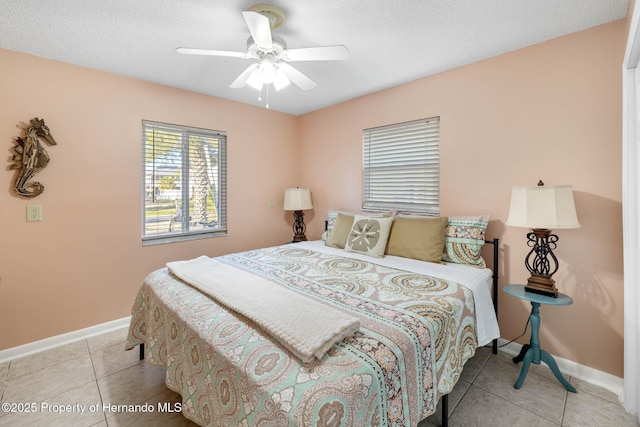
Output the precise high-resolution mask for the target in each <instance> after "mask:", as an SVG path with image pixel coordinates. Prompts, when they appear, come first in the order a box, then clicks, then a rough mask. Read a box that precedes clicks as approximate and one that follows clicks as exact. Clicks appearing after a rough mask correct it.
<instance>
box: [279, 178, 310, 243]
mask: <svg viewBox="0 0 640 427" xmlns="http://www.w3.org/2000/svg"><path fill="white" fill-rule="evenodd" d="M308 209H313V205H312V204H311V192H310V191H309V189H308V188H299V187H296V188H287V189H286V190H284V210H285V211H293V233H294V235H293V243H296V242H301V241H303V240H307V236H305V235H304V232H305V231H306V229H307V227H306V226H305V225H304V212H302V211H304V210H308Z"/></svg>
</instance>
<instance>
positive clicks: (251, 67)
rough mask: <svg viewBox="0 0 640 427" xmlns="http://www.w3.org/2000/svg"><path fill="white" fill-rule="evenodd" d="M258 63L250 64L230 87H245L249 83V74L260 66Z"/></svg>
mask: <svg viewBox="0 0 640 427" xmlns="http://www.w3.org/2000/svg"><path fill="white" fill-rule="evenodd" d="M258 65H259V64H257V63H255V64H251V65H249V66H248V67H247V68H246V69H245V70H244V71H243V72H242V73H241V74H240V75H239V76H238V78H237V79H235V80H234V81H233V83H231V84H230V85H229V87H232V88H234V89H237V88H240V87H244V86H245V85H246V84H247V80H249V76H250V75H251V73H253V72H254V71H255V70H256V68H258Z"/></svg>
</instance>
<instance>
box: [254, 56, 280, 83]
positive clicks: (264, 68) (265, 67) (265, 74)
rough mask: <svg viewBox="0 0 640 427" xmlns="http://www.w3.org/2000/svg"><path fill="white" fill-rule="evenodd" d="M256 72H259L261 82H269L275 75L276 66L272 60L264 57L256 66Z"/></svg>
mask: <svg viewBox="0 0 640 427" xmlns="http://www.w3.org/2000/svg"><path fill="white" fill-rule="evenodd" d="M258 72H259V73H260V77H261V80H262V83H264V84H271V83H273V79H274V78H275V77H276V66H275V64H274V63H273V62H271V61H269V60H268V59H265V60H263V61H262V62H261V63H260V65H259V66H258Z"/></svg>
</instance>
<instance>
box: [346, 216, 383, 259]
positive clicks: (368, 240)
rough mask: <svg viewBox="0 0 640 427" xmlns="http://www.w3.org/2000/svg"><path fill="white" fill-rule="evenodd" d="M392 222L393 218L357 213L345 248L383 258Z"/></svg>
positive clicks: (349, 250) (348, 250)
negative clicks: (373, 216)
mask: <svg viewBox="0 0 640 427" xmlns="http://www.w3.org/2000/svg"><path fill="white" fill-rule="evenodd" d="M392 223H393V218H371V217H367V216H362V215H355V216H354V218H353V225H352V226H351V231H350V232H349V237H347V243H346V245H345V246H344V250H345V251H347V252H357V253H361V254H365V255H369V256H374V257H377V258H382V257H383V256H384V250H385V248H386V247H387V240H388V239H389V231H390V230H391V224H392Z"/></svg>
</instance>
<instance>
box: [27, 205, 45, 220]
mask: <svg viewBox="0 0 640 427" xmlns="http://www.w3.org/2000/svg"><path fill="white" fill-rule="evenodd" d="M35 221H42V206H40V205H28V206H27V222H35Z"/></svg>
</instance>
